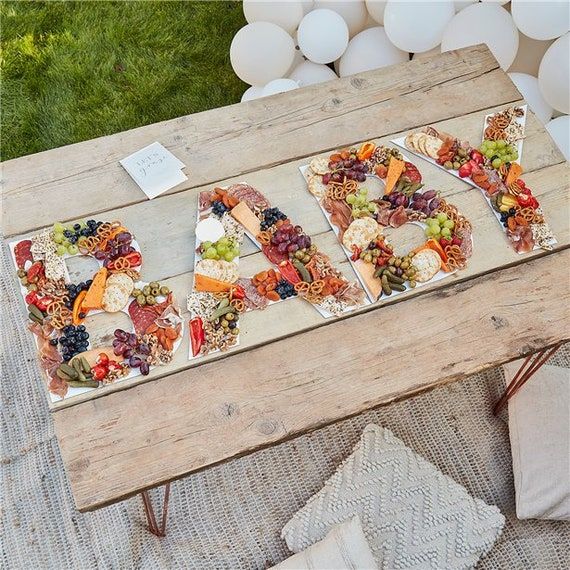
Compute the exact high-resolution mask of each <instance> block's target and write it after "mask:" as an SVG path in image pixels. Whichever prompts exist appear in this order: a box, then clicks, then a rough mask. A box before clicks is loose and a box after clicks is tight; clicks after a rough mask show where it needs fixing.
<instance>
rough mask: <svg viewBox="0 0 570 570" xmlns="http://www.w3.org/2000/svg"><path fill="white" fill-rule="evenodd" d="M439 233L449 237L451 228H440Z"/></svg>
mask: <svg viewBox="0 0 570 570" xmlns="http://www.w3.org/2000/svg"><path fill="white" fill-rule="evenodd" d="M441 235H442V236H443V237H445V238H450V237H451V230H450V229H449V228H442V229H441Z"/></svg>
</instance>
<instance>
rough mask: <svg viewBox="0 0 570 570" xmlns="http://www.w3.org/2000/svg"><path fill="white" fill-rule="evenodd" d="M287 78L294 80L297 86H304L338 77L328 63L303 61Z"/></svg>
mask: <svg viewBox="0 0 570 570" xmlns="http://www.w3.org/2000/svg"><path fill="white" fill-rule="evenodd" d="M289 79H293V81H296V82H297V83H298V84H299V87H306V86H307V85H314V84H315V83H323V82H325V81H330V80H331V79H338V77H337V75H336V73H335V72H334V71H333V70H332V69H331V68H330V67H329V66H328V65H323V64H322V63H313V62H312V61H304V62H303V63H301V64H300V65H298V66H297V67H296V68H295V69H294V70H293V72H292V73H291V74H290V75H289Z"/></svg>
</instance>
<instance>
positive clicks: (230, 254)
mask: <svg viewBox="0 0 570 570" xmlns="http://www.w3.org/2000/svg"><path fill="white" fill-rule="evenodd" d="M223 257H224V259H225V260H226V261H231V260H232V259H233V258H234V254H233V252H231V251H226V253H224V255H223Z"/></svg>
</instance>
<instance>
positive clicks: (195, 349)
mask: <svg viewBox="0 0 570 570" xmlns="http://www.w3.org/2000/svg"><path fill="white" fill-rule="evenodd" d="M204 340H205V334H204V323H203V322H202V319H201V318H200V317H196V318H194V319H192V320H191V321H190V342H191V343H192V356H197V355H198V354H199V352H200V349H201V348H202V345H203V344H204Z"/></svg>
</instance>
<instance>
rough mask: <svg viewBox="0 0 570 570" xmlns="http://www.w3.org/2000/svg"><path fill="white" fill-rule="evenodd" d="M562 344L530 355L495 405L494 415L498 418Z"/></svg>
mask: <svg viewBox="0 0 570 570" xmlns="http://www.w3.org/2000/svg"><path fill="white" fill-rule="evenodd" d="M560 346H561V344H557V345H555V346H553V347H552V348H545V349H543V350H540V351H539V352H537V353H535V354H530V355H529V356H527V357H526V358H525V359H524V362H523V363H522V365H521V367H520V368H519V369H518V371H517V373H516V374H515V376H514V377H513V379H512V380H511V382H510V383H509V385H508V386H507V387H506V389H505V391H504V392H503V395H502V396H501V397H500V398H499V401H498V402H497V403H496V404H495V407H494V408H493V414H494V415H495V416H496V415H497V414H498V413H499V412H500V411H501V410H502V409H503V408H504V407H505V406H506V404H507V402H508V401H509V399H510V398H512V397H513V396H514V395H515V394H516V393H517V392H518V391H519V390H520V389H521V388H522V386H524V384H525V383H526V382H527V381H528V380H530V378H531V377H532V375H533V374H534V373H535V372H536V371H537V370H539V369H540V368H541V367H542V366H543V365H544V364H545V362H546V361H547V360H548V359H549V358H550V357H551V356H552V355H553V354H554V353H555V352H556V351H557V350H558V349H559V348H560Z"/></svg>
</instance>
